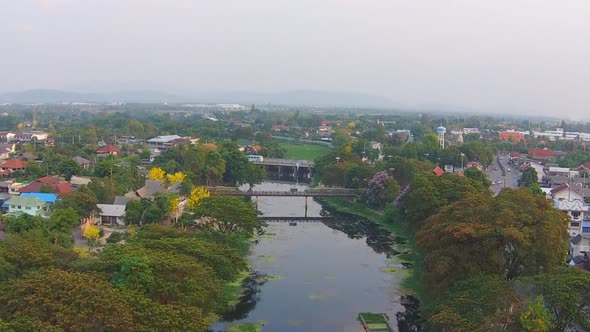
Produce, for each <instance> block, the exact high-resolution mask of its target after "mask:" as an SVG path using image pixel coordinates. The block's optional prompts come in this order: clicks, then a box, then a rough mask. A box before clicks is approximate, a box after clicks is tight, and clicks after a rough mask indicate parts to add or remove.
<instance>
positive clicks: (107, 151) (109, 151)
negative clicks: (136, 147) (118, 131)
mask: <svg viewBox="0 0 590 332" xmlns="http://www.w3.org/2000/svg"><path fill="white" fill-rule="evenodd" d="M119 153H121V149H120V148H119V147H116V146H114V145H111V144H108V145H106V146H103V147H102V148H100V149H98V150H97V151H96V155H97V156H100V157H102V156H109V155H113V156H117V155H119Z"/></svg>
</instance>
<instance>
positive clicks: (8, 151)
mask: <svg viewBox="0 0 590 332" xmlns="http://www.w3.org/2000/svg"><path fill="white" fill-rule="evenodd" d="M15 152H16V150H15V144H14V143H0V159H8V158H10V155H12V154H13V153H15Z"/></svg>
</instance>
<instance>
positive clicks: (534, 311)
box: [519, 296, 552, 332]
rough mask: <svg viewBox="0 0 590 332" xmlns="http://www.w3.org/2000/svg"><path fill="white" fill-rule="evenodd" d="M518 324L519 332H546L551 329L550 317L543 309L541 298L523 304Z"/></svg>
mask: <svg viewBox="0 0 590 332" xmlns="http://www.w3.org/2000/svg"><path fill="white" fill-rule="evenodd" d="M519 323H520V329H521V331H527V332H548V331H549V330H550V329H551V327H552V326H551V317H550V314H549V311H548V310H547V308H546V307H545V303H544V301H543V296H537V297H536V298H535V299H534V300H532V301H529V302H527V303H526V304H525V307H524V309H523V310H522V313H521V314H520V317H519Z"/></svg>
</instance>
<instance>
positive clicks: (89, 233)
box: [83, 225, 100, 246]
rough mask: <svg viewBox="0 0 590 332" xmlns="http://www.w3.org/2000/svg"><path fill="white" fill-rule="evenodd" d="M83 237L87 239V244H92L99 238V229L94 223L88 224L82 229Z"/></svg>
mask: <svg viewBox="0 0 590 332" xmlns="http://www.w3.org/2000/svg"><path fill="white" fill-rule="evenodd" d="M83 235H84V237H85V238H86V239H88V244H89V245H90V246H94V245H96V244H97V243H98V239H99V238H100V229H99V228H98V227H96V226H94V225H88V226H87V227H86V229H85V230H84V234H83Z"/></svg>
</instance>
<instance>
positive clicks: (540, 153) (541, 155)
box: [528, 149, 555, 160]
mask: <svg viewBox="0 0 590 332" xmlns="http://www.w3.org/2000/svg"><path fill="white" fill-rule="evenodd" d="M528 155H529V158H531V159H535V160H548V159H553V158H554V157H555V152H553V150H550V149H529V152H528Z"/></svg>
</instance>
